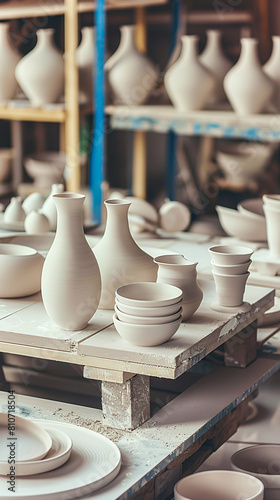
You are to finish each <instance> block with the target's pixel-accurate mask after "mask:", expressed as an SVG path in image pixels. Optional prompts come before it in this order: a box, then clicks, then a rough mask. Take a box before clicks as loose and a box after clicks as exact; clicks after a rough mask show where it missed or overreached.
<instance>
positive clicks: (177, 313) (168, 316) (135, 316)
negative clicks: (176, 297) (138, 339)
mask: <svg viewBox="0 0 280 500" xmlns="http://www.w3.org/2000/svg"><path fill="white" fill-rule="evenodd" d="M114 310H115V312H116V313H117V314H118V312H120V313H121V314H123V315H124V316H128V317H133V318H135V319H136V320H137V319H138V320H141V319H145V320H149V319H154V320H156V319H162V318H172V316H178V319H179V317H180V315H182V311H183V308H182V307H180V309H179V310H178V311H177V312H175V313H173V314H167V315H166V316H163V315H161V316H137V315H136V314H127V313H124V312H123V311H121V310H120V309H119V308H118V306H117V304H115V306H114ZM117 319H119V320H120V321H122V320H121V319H120V318H117ZM176 319H177V318H176ZM173 321H175V320H173ZM122 323H129V324H132V325H137V324H138V325H143V324H144V323H130V322H129V321H122ZM166 323H172V321H165V322H163V323H145V325H165V324H166Z"/></svg>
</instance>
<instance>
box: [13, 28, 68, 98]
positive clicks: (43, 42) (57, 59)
mask: <svg viewBox="0 0 280 500" xmlns="http://www.w3.org/2000/svg"><path fill="white" fill-rule="evenodd" d="M36 34H37V44H36V46H35V47H34V49H33V50H31V52H29V53H28V54H27V55H26V56H24V57H23V58H22V59H21V60H20V62H19V63H18V64H17V66H16V70H15V75H16V79H17V81H18V83H19V85H20V86H21V88H22V90H23V92H24V93H25V95H26V97H27V98H28V99H29V101H30V102H31V104H32V105H33V106H44V105H45V104H51V103H54V102H57V100H58V98H59V97H60V96H61V95H62V94H63V85H64V63H63V57H62V54H61V53H60V52H59V50H58V49H57V48H56V46H55V44H54V39H53V36H54V30H53V29H52V28H48V29H39V30H38V31H37V33H36Z"/></svg>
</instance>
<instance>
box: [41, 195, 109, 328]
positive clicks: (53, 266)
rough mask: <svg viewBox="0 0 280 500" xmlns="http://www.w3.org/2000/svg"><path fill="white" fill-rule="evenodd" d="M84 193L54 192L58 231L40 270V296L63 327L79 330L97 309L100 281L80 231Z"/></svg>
mask: <svg viewBox="0 0 280 500" xmlns="http://www.w3.org/2000/svg"><path fill="white" fill-rule="evenodd" d="M84 199H85V196H84V195H81V194H77V193H62V194H57V195H54V201H55V204H56V207H57V213H58V217H57V231H56V235H55V239H54V242H53V244H52V246H51V248H50V250H49V252H48V255H47V257H46V260H45V263H44V266H43V271H42V286H41V289H42V299H43V303H44V306H45V308H46V311H47V313H48V315H49V317H50V318H51V319H52V321H53V322H54V323H55V324H56V325H57V326H58V327H59V328H61V329H62V330H72V331H75V330H82V329H83V328H85V327H86V325H87V324H88V321H89V320H90V318H91V317H92V316H93V315H94V313H95V312H96V310H97V307H98V303H99V299H100V291H101V281H100V272H99V268H98V265H97V262H96V258H95V257H94V254H93V252H92V250H91V248H90V246H89V244H88V243H87V240H86V238H85V235H84V232H83V203H84Z"/></svg>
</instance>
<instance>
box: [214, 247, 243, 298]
mask: <svg viewBox="0 0 280 500" xmlns="http://www.w3.org/2000/svg"><path fill="white" fill-rule="evenodd" d="M209 252H210V254H211V257H212V260H211V264H212V274H213V277H214V281H215V285H216V292H217V298H218V304H219V305H220V306H225V307H238V306H241V305H242V304H243V295H244V291H245V285H246V281H247V279H248V276H249V274H250V273H249V272H248V268H249V266H250V264H251V260H250V257H251V255H252V253H253V250H252V249H251V248H248V247H245V246H237V245H220V246H214V247H211V248H209Z"/></svg>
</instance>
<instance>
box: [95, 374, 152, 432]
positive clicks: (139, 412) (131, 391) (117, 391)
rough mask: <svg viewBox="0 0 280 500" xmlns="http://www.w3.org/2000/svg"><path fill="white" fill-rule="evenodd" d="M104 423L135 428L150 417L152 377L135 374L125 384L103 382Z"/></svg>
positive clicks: (128, 428)
mask: <svg viewBox="0 0 280 500" xmlns="http://www.w3.org/2000/svg"><path fill="white" fill-rule="evenodd" d="M101 393H102V411H103V416H104V423H105V424H106V425H108V426H109V427H114V428H117V429H125V430H133V429H136V427H139V426H140V425H141V424H143V422H145V421H146V420H148V418H150V378H149V377H148V376H146V375H135V376H134V377H132V378H131V379H129V380H127V381H126V382H125V383H123V384H118V383H114V382H102V385H101Z"/></svg>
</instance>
